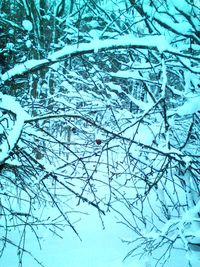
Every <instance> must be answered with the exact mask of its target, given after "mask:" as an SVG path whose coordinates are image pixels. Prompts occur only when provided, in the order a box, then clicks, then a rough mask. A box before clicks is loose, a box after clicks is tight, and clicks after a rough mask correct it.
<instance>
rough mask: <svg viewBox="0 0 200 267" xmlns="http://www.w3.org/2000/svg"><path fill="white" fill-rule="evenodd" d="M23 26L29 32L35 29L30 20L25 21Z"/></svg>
mask: <svg viewBox="0 0 200 267" xmlns="http://www.w3.org/2000/svg"><path fill="white" fill-rule="evenodd" d="M22 26H23V27H24V29H25V30H26V31H28V32H30V31H32V29H33V24H32V22H31V21H30V20H27V19H25V20H23V21H22Z"/></svg>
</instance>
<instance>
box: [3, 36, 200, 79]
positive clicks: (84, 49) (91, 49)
mask: <svg viewBox="0 0 200 267" xmlns="http://www.w3.org/2000/svg"><path fill="white" fill-rule="evenodd" d="M127 48H133V49H134V48H138V49H151V50H157V51H159V52H168V53H171V54H174V55H177V56H180V57H189V58H191V56H188V55H187V54H186V55H185V54H182V53H180V51H178V50H176V49H174V48H172V47H171V46H170V45H169V44H168V42H167V40H166V39H165V38H164V36H162V35H154V36H150V37H149V36H147V37H141V38H136V37H134V36H133V35H124V36H121V37H119V38H117V39H107V40H94V41H92V42H90V43H82V44H77V45H66V46H64V47H63V48H62V49H60V50H58V51H57V52H54V53H51V54H49V56H48V57H47V59H41V60H34V59H33V60H27V61H26V62H24V63H21V64H18V65H16V66H15V67H14V68H12V69H10V70H8V71H6V72H5V73H4V74H3V75H2V76H1V82H2V83H4V82H6V81H8V80H10V79H12V78H14V77H15V76H20V75H23V74H25V73H28V72H31V71H35V70H38V69H41V68H43V67H45V66H49V65H51V64H53V63H55V62H58V61H62V60H64V59H66V58H67V57H68V56H79V55H83V54H88V53H96V52H98V51H99V52H100V51H106V50H116V49H127ZM193 59H196V60H200V57H193Z"/></svg>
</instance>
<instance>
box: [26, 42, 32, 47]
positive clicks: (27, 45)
mask: <svg viewBox="0 0 200 267" xmlns="http://www.w3.org/2000/svg"><path fill="white" fill-rule="evenodd" d="M25 44H26V47H27V48H30V47H31V46H32V42H31V41H30V40H27V41H26V43H25Z"/></svg>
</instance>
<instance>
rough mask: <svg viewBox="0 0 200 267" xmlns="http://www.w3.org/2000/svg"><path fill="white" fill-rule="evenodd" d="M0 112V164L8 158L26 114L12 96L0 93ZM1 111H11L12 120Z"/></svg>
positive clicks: (26, 116)
mask: <svg viewBox="0 0 200 267" xmlns="http://www.w3.org/2000/svg"><path fill="white" fill-rule="evenodd" d="M0 112H1V113H2V116H1V120H0V131H1V132H0V134H1V135H2V142H1V144H0V164H2V163H4V162H5V161H6V160H7V159H8V158H9V156H10V155H9V154H10V152H11V151H12V150H13V148H14V147H15V145H16V144H17V142H18V140H19V137H20V135H21V131H22V128H23V126H24V121H25V119H27V118H28V115H27V113H26V112H25V111H24V109H23V108H22V107H21V106H20V104H19V103H17V102H16V101H15V100H14V98H13V97H11V96H8V95H3V94H0ZM3 113H11V114H12V116H13V120H11V119H10V118H4V117H3ZM7 121H8V122H7Z"/></svg>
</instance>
